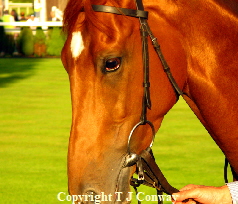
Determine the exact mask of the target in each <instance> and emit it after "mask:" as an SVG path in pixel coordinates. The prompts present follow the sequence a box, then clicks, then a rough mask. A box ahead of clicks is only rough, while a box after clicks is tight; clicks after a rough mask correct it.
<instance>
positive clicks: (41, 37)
mask: <svg viewBox="0 0 238 204" xmlns="http://www.w3.org/2000/svg"><path fill="white" fill-rule="evenodd" d="M34 43H38V44H41V45H42V44H45V43H46V36H45V33H44V31H43V30H42V28H41V27H38V28H37V29H36V34H35V36H34Z"/></svg>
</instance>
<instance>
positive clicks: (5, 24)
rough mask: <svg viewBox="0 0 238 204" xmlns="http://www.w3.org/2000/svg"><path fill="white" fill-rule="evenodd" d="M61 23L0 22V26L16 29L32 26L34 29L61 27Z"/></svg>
mask: <svg viewBox="0 0 238 204" xmlns="http://www.w3.org/2000/svg"><path fill="white" fill-rule="evenodd" d="M62 25H63V23H62V22H61V21H57V22H52V21H46V22H11V23H9V22H0V26H16V27H22V26H30V27H31V26H34V27H53V26H56V27H61V26H62Z"/></svg>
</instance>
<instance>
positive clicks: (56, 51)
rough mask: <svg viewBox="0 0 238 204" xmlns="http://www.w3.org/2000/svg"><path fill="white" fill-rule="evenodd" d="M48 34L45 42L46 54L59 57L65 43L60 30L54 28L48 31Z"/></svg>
mask: <svg viewBox="0 0 238 204" xmlns="http://www.w3.org/2000/svg"><path fill="white" fill-rule="evenodd" d="M48 32H49V33H48V35H49V39H48V41H47V53H48V54H49V55H54V56H60V55H61V50H62V48H63V46H64V42H65V38H64V35H63V34H62V31H61V28H59V27H54V28H53V30H50V29H49V31H48Z"/></svg>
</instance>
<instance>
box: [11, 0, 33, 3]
mask: <svg viewBox="0 0 238 204" xmlns="http://www.w3.org/2000/svg"><path fill="white" fill-rule="evenodd" d="M12 3H32V0H12Z"/></svg>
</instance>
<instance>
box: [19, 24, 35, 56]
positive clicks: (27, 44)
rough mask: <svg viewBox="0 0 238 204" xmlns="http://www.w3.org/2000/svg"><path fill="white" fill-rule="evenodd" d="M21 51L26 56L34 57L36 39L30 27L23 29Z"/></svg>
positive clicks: (20, 40) (20, 41) (20, 43)
mask: <svg viewBox="0 0 238 204" xmlns="http://www.w3.org/2000/svg"><path fill="white" fill-rule="evenodd" d="M19 46H20V51H21V52H22V53H23V54H24V55H27V56H29V55H32V54H33V52H34V38H33V33H32V30H31V29H30V28H29V27H23V28H22V30H21V33H20V36H19Z"/></svg>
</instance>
